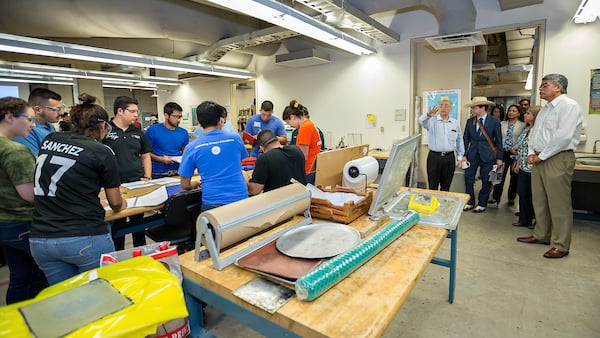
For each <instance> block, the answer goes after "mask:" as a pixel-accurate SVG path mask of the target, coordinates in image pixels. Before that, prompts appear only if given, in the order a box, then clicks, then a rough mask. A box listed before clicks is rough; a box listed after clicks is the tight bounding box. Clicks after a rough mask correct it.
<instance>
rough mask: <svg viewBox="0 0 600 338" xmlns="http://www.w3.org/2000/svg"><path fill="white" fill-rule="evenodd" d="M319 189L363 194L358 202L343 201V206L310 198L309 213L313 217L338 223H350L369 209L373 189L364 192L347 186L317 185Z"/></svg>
mask: <svg viewBox="0 0 600 338" xmlns="http://www.w3.org/2000/svg"><path fill="white" fill-rule="evenodd" d="M318 188H319V189H321V190H323V191H325V192H348V193H354V194H357V195H361V196H365V199H364V200H362V201H361V202H359V203H354V202H353V201H350V202H346V203H344V205H343V206H337V205H333V204H331V202H329V201H328V200H326V199H321V198H314V197H313V198H311V201H310V214H311V216H312V217H313V218H319V219H325V220H331V221H334V222H338V223H345V224H348V223H351V222H352V221H354V220H355V219H357V218H358V217H359V216H361V215H363V214H364V213H366V212H367V211H368V210H369V207H370V206H371V202H372V201H373V191H367V192H366V193H359V192H355V191H354V190H352V189H349V188H343V187H336V188H333V189H324V188H323V187H321V186H319V187H318Z"/></svg>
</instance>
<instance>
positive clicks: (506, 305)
mask: <svg viewBox="0 0 600 338" xmlns="http://www.w3.org/2000/svg"><path fill="white" fill-rule="evenodd" d="M514 221H516V217H515V216H514V209H512V208H511V207H507V206H506V204H503V205H501V206H500V208H498V209H494V208H488V210H487V211H486V212H484V213H481V214H475V213H472V212H467V213H463V215H462V218H461V222H460V226H459V232H458V263H457V264H458V266H457V284H456V298H455V301H454V304H450V303H448V302H447V296H448V293H447V292H448V269H447V268H443V267H439V266H435V265H430V266H429V267H428V268H427V269H426V270H425V273H424V275H423V276H422V277H421V279H420V281H419V282H418V283H417V284H416V286H415V288H414V289H413V291H412V292H411V294H410V295H409V296H408V298H407V300H406V302H405V303H404V305H403V306H402V307H401V308H400V310H399V312H398V314H397V315H396V317H395V318H394V319H393V320H392V322H391V323H390V325H389V326H388V328H387V330H386V332H385V333H384V335H383V337H427V338H435V337H445V338H446V337H484V336H485V337H492V338H493V337H502V338H505V337H544V338H552V337H578V338H586V337H589V338H597V337H600V292H598V290H599V288H600V267H599V266H598V265H599V263H600V222H590V221H581V220H576V221H575V225H574V229H573V241H572V245H571V252H570V255H569V256H567V257H565V258H562V259H558V260H549V259H546V258H544V257H542V254H543V253H544V252H545V251H546V250H548V249H549V247H548V246H543V245H534V244H522V243H518V242H516V240H515V238H516V237H517V236H525V235H529V234H530V233H531V230H528V229H526V228H525V229H524V228H515V227H513V226H512V225H511V224H512V223H513V222H514ZM448 252H449V241H446V243H445V244H444V245H443V246H442V248H441V249H440V251H439V253H438V256H444V255H447V253H448ZM7 276H8V270H7V268H6V267H2V268H1V269H0V304H4V293H5V292H6V284H7V279H8V277H7ZM340 325H343V324H340ZM206 327H207V328H208V329H209V330H210V332H211V333H212V334H214V335H215V336H217V337H260V335H259V334H257V333H256V332H254V331H252V330H250V329H248V328H246V327H244V326H242V325H241V324H239V323H238V322H237V321H235V320H233V319H231V318H229V317H226V316H224V315H222V314H221V313H219V312H218V311H216V310H215V309H213V308H211V307H208V308H207V320H206Z"/></svg>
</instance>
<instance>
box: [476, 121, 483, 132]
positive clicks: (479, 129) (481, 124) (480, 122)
mask: <svg viewBox="0 0 600 338" xmlns="http://www.w3.org/2000/svg"><path fill="white" fill-rule="evenodd" d="M477 127H479V128H478V132H479V136H481V128H482V127H483V117H480V118H479V124H478V125H477Z"/></svg>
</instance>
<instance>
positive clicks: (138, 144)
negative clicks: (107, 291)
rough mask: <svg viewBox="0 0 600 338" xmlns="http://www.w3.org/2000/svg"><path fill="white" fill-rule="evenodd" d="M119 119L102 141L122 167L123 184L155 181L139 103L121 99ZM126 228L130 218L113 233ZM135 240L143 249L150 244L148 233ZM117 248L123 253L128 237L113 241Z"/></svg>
mask: <svg viewBox="0 0 600 338" xmlns="http://www.w3.org/2000/svg"><path fill="white" fill-rule="evenodd" d="M113 112H114V114H115V117H114V118H113V119H112V120H111V121H110V122H109V124H110V126H111V130H110V131H109V132H108V133H107V134H106V136H105V137H104V140H102V142H103V143H104V144H106V145H107V146H109V147H110V148H111V149H112V150H113V152H114V153H115V156H116V158H117V164H118V165H119V176H120V179H121V183H129V182H136V181H147V180H149V179H151V178H152V160H151V158H150V152H151V151H152V146H151V145H150V142H149V141H148V138H147V137H146V134H144V132H143V131H142V130H141V129H139V128H138V127H135V125H134V123H135V122H136V121H137V117H138V114H139V112H140V110H139V107H138V101H137V100H136V99H133V98H131V97H128V96H119V97H117V98H116V99H115V102H114V104H113ZM143 217H144V214H139V215H133V216H130V217H129V220H130V221H139V220H141V219H142V218H143ZM125 226H126V219H125V218H121V219H118V220H116V221H114V223H113V225H112V228H111V230H112V233H113V234H114V233H115V232H116V231H117V230H119V229H122V228H123V227H125ZM131 235H132V237H133V246H134V247H137V246H143V245H145V244H146V234H145V233H144V231H138V232H134V233H132V234H131ZM113 239H114V242H115V248H116V249H117V250H123V249H124V248H125V237H124V236H123V237H118V238H113Z"/></svg>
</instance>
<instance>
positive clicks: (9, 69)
mask: <svg viewBox="0 0 600 338" xmlns="http://www.w3.org/2000/svg"><path fill="white" fill-rule="evenodd" d="M0 74H2V75H4V76H19V74H30V75H45V76H60V77H67V78H76V79H91V80H101V81H120V82H127V83H133V82H147V83H151V84H155V85H165V86H179V85H180V84H182V83H183V82H182V81H179V80H178V79H174V78H169V77H158V76H146V75H134V74H124V73H114V72H103V71H98V70H84V69H76V68H68V67H55V66H46V65H38V64H32V63H20V62H8V61H0Z"/></svg>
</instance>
